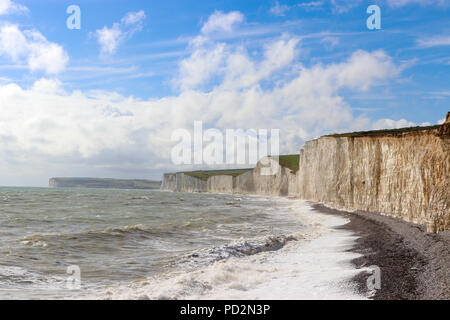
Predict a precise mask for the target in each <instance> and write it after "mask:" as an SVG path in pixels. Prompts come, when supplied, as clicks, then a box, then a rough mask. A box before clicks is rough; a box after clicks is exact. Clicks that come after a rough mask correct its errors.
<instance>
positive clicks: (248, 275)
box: [0, 188, 365, 299]
mask: <svg viewBox="0 0 450 320" xmlns="http://www.w3.org/2000/svg"><path fill="white" fill-rule="evenodd" d="M346 222H347V221H346V220H345V219H343V218H339V217H334V216H329V215H324V214H320V213H318V212H313V211H312V210H311V208H310V207H309V205H308V204H307V203H305V202H303V201H299V200H288V199H282V198H267V197H260V196H243V195H214V194H189V193H171V192H161V191H145V190H106V189H105V190H103V189H47V188H0V239H1V241H0V299H229V298H230V299H333V298H338V299H363V298H365V296H362V295H360V294H357V293H356V291H355V289H354V284H353V283H352V282H351V281H349V280H350V279H351V278H352V277H353V276H354V275H356V274H357V273H358V272H361V270H355V269H354V267H353V266H352V265H351V263H350V261H351V260H352V259H353V258H356V257H357V255H356V254H354V253H351V252H348V249H349V248H351V246H352V244H353V242H354V240H355V236H354V235H352V234H351V233H349V232H347V231H342V230H336V229H334V228H333V227H334V226H337V225H341V224H344V223H346ZM71 268H72V270H79V271H80V272H79V274H78V273H76V274H69V273H68V269H69V271H70V269H71ZM74 268H75V269H74ZM74 277H75V278H77V279H79V282H74V281H73V278H74Z"/></svg>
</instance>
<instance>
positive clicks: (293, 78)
mask: <svg viewBox="0 0 450 320" xmlns="http://www.w3.org/2000/svg"><path fill="white" fill-rule="evenodd" d="M208 21H209V20H208ZM216 30H217V29H216ZM20 34H22V35H24V34H23V33H19V35H20ZM30 37H31V35H27V34H25V35H24V39H25V40H24V41H22V40H21V39H20V37H18V38H17V39H18V41H17V43H15V42H12V43H11V44H10V45H9V46H10V47H11V48H21V47H22V43H23V42H25V43H27V42H28V41H30ZM31 38H32V37H31ZM33 39H34V38H33ZM33 41H34V40H33ZM299 42H300V40H299V39H298V38H297V37H294V36H290V35H288V34H285V35H283V36H281V37H279V38H278V39H274V40H272V41H271V42H269V43H267V44H265V45H264V46H263V47H262V48H261V51H260V54H256V55H255V54H254V52H253V49H254V48H252V51H251V52H250V51H249V49H248V48H246V47H245V46H244V45H242V44H224V43H220V42H215V41H213V40H211V39H209V38H208V36H207V35H206V34H203V35H202V36H201V37H198V38H196V39H195V40H194V41H193V42H192V43H191V44H190V49H191V54H190V56H189V57H187V58H186V59H184V60H182V61H181V62H180V74H178V75H177V76H176V78H179V79H181V80H179V81H180V82H179V85H180V88H181V92H180V93H179V94H178V95H172V96H166V97H161V98H159V99H149V100H139V99H135V98H133V97H129V96H123V95H120V94H118V93H117V92H106V91H85V92H83V91H73V92H70V91H68V90H67V89H65V88H64V85H63V84H62V83H61V82H59V81H58V80H56V79H41V80H39V81H37V82H36V83H35V84H34V85H33V86H31V87H29V88H25V87H23V86H18V85H17V84H14V83H9V84H5V83H4V84H2V83H1V82H0V110H2V117H0V175H2V174H4V175H8V174H9V172H12V171H14V172H16V171H23V170H25V169H24V168H28V167H33V168H42V176H46V177H47V178H48V177H49V176H53V175H56V174H59V175H64V174H70V173H71V172H73V171H71V170H74V168H75V169H76V170H78V171H77V172H78V174H81V175H83V172H91V171H89V170H94V169H92V168H96V169H95V170H100V169H101V170H103V169H104V168H116V169H117V170H118V169H119V168H120V169H121V170H131V171H133V170H134V171H133V172H140V173H142V172H143V170H146V169H149V168H161V170H162V169H164V168H165V170H173V169H174V168H173V167H172V166H171V163H170V151H171V148H172V146H173V143H172V142H171V135H172V132H173V131H174V130H175V129H179V128H185V129H187V130H189V131H192V127H193V123H194V121H196V120H202V121H203V123H204V126H205V128H218V129H219V130H224V129H227V128H230V129H238V128H242V129H249V128H253V129H281V132H280V138H281V139H280V142H281V144H282V145H281V152H290V153H291V152H296V151H297V150H298V149H299V148H300V147H301V146H302V143H303V142H304V141H305V140H307V139H311V138H315V137H317V136H319V135H321V134H324V133H331V132H342V131H349V130H350V131H355V130H367V128H372V127H373V126H386V125H391V126H392V125H396V124H392V123H391V122H389V121H387V120H383V121H382V122H381V121H380V122H378V123H377V122H375V124H374V123H372V122H371V121H370V120H369V119H367V118H365V117H363V116H360V117H355V116H354V115H353V113H352V109H351V107H350V106H349V105H348V103H347V102H346V101H345V99H344V98H343V97H342V96H341V92H342V90H346V91H347V90H352V91H357V92H361V91H368V90H369V89H370V88H373V87H374V86H376V85H378V84H380V83H385V82H387V81H389V80H390V79H391V78H395V77H396V76H397V75H398V73H399V72H400V71H399V68H398V67H396V65H395V64H394V63H393V61H392V59H391V58H390V57H389V56H388V55H387V54H386V53H385V52H383V51H373V52H367V51H362V50H359V51H356V52H354V53H353V54H352V55H350V56H349V57H348V58H347V59H344V60H342V61H341V62H339V63H332V64H316V65H313V66H310V67H305V66H303V65H302V63H301V61H300V60H299V57H300V56H299V55H298V52H299V50H300V48H299ZM25 47H27V46H25ZM9 51H10V52H17V53H18V54H17V56H18V57H20V54H19V53H20V52H21V51H20V50H19V49H16V50H13V49H9ZM20 166H22V169H20V170H17V168H18V167H20ZM60 167H64V168H65V170H66V171H58V172H57V173H55V171H51V170H56V169H54V168H60ZM12 168H14V169H12ZM52 168H53V169H52ZM168 168H169V169H168ZM83 170H85V171H83ZM117 170H115V171H112V172H117ZM139 170H140V171H139ZM60 172H61V173H60Z"/></svg>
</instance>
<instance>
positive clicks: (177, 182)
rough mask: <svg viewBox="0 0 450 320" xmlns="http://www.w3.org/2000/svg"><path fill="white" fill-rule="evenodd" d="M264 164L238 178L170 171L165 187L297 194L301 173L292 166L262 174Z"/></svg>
mask: <svg viewBox="0 0 450 320" xmlns="http://www.w3.org/2000/svg"><path fill="white" fill-rule="evenodd" d="M263 167H264V166H263V165H262V164H261V163H258V164H257V166H256V168H255V169H253V170H250V171H248V172H246V173H244V174H241V175H239V176H237V177H233V176H230V175H216V176H212V177H210V178H208V180H207V181H203V180H200V179H197V178H194V177H191V176H188V175H186V174H184V173H173V174H171V173H168V174H167V173H166V174H165V175H164V179H163V184H162V186H161V189H162V190H170V191H177V192H211V193H241V194H260V195H271V196H296V190H297V189H298V188H297V185H298V184H297V176H296V175H295V174H293V173H292V172H291V170H290V169H288V168H285V167H281V166H279V168H278V169H279V170H278V171H277V172H276V173H275V174H274V175H264V174H262V171H261V170H262V168H263Z"/></svg>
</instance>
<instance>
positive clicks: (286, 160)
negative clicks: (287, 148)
mask: <svg viewBox="0 0 450 320" xmlns="http://www.w3.org/2000/svg"><path fill="white" fill-rule="evenodd" d="M299 161H300V155H299V154H288V155H283V156H280V158H279V161H278V163H279V164H280V166H282V167H285V168H288V169H291V171H292V173H294V174H295V173H297V171H298V168H299Z"/></svg>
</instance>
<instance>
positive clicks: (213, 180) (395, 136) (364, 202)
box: [161, 113, 450, 232]
mask: <svg viewBox="0 0 450 320" xmlns="http://www.w3.org/2000/svg"><path fill="white" fill-rule="evenodd" d="M261 168H262V165H261V163H258V165H257V166H256V168H255V169H253V170H251V171H248V172H246V173H244V174H241V175H239V176H237V177H232V176H227V175H220V176H213V177H210V178H208V180H206V181H204V180H200V179H197V178H195V177H192V176H188V175H186V174H184V173H176V174H165V175H164V179H163V184H162V187H161V188H162V189H163V190H171V191H178V192H213V193H242V194H261V195H276V196H292V197H298V198H301V199H306V200H312V201H317V202H322V203H325V204H327V205H329V206H333V207H337V208H340V209H347V210H365V211H370V212H374V213H383V214H387V215H391V216H394V217H397V218H401V219H403V220H406V221H409V222H413V223H417V224H424V225H426V226H427V230H428V231H430V232H439V231H443V230H449V229H450V113H449V114H448V115H447V119H446V122H445V123H444V124H443V125H442V126H438V127H433V128H423V129H419V130H417V129H416V130H393V131H384V132H379V131H373V132H365V133H359V134H358V133H354V134H347V135H345V134H344V135H333V136H324V137H321V138H319V139H316V140H313V141H309V142H307V143H306V145H305V146H304V148H303V149H302V150H300V158H299V170H298V171H297V172H296V173H293V172H292V171H291V170H290V169H288V168H285V167H280V170H278V172H277V173H276V174H275V175H270V176H264V175H261Z"/></svg>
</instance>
